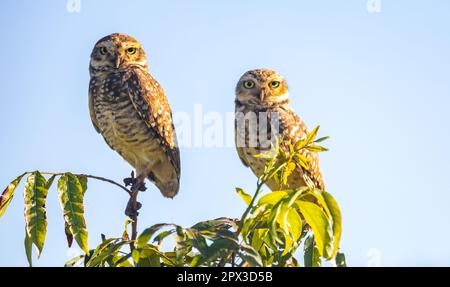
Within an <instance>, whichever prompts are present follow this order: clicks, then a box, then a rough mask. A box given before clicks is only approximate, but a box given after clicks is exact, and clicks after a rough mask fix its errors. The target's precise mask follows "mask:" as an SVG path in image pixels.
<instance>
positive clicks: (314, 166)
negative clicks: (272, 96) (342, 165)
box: [278, 108, 325, 190]
mask: <svg viewBox="0 0 450 287" xmlns="http://www.w3.org/2000/svg"><path fill="white" fill-rule="evenodd" d="M278 112H279V113H280V116H279V124H280V134H281V135H282V137H283V139H284V140H289V141H290V142H291V143H292V144H293V145H295V143H296V142H298V141H299V140H301V139H304V138H306V136H307V135H308V128H307V126H306V125H305V123H304V122H303V121H302V120H301V119H300V117H299V116H298V115H297V114H295V112H294V111H293V110H290V109H283V108H281V109H280V110H279V111H278ZM287 152H288V150H287ZM302 154H303V156H305V157H306V159H307V160H308V161H309V169H308V170H306V169H304V168H303V167H302V166H300V165H299V164H298V165H297V169H298V171H299V172H300V173H301V175H302V176H303V179H304V181H305V182H306V183H307V184H308V185H312V186H314V187H316V188H319V189H322V190H324V189H325V183H324V180H323V175H322V171H321V170H320V166H319V156H318V155H317V153H316V152H311V151H308V150H303V151H302Z"/></svg>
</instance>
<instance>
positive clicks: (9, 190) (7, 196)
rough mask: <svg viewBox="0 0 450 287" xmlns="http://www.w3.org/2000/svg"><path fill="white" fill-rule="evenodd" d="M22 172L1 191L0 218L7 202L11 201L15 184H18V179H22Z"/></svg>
mask: <svg viewBox="0 0 450 287" xmlns="http://www.w3.org/2000/svg"><path fill="white" fill-rule="evenodd" d="M24 175H25V173H24V174H21V175H19V176H18V177H17V178H16V179H14V180H13V181H12V182H11V183H10V184H9V185H8V186H7V187H6V188H5V190H4V191H3V192H2V195H0V218H1V217H2V216H3V214H4V213H5V211H6V209H7V208H8V206H9V203H10V202H11V200H12V198H13V196H14V192H15V191H16V188H17V186H18V185H19V183H20V181H21V180H22V178H23V176H24Z"/></svg>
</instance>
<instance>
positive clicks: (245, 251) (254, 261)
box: [239, 243, 263, 267]
mask: <svg viewBox="0 0 450 287" xmlns="http://www.w3.org/2000/svg"><path fill="white" fill-rule="evenodd" d="M240 249H241V252H240V253H239V255H240V256H241V258H242V259H244V260H245V261H246V262H247V264H248V265H249V266H250V267H260V266H263V263H262V259H261V256H260V255H259V253H258V252H257V251H256V250H255V249H254V248H253V247H252V246H250V245H246V244H245V243H242V244H241V248H240Z"/></svg>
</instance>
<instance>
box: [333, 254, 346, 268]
mask: <svg viewBox="0 0 450 287" xmlns="http://www.w3.org/2000/svg"><path fill="white" fill-rule="evenodd" d="M335 260H336V267H347V263H346V262H345V255H344V253H341V252H338V253H337V254H336V259H335Z"/></svg>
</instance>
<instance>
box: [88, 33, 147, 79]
mask: <svg viewBox="0 0 450 287" xmlns="http://www.w3.org/2000/svg"><path fill="white" fill-rule="evenodd" d="M133 65H134V66H141V67H144V68H147V58H146V56H145V52H144V49H143V48H142V46H141V44H139V42H138V41H137V40H136V39H134V38H133V37H131V36H129V35H126V34H120V33H114V34H111V35H108V36H106V37H103V38H102V39H100V40H99V41H98V42H97V43H96V44H95V47H94V49H93V50H92V53H91V62H90V71H91V73H92V72H95V71H105V70H114V69H122V68H127V67H129V66H133Z"/></svg>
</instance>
